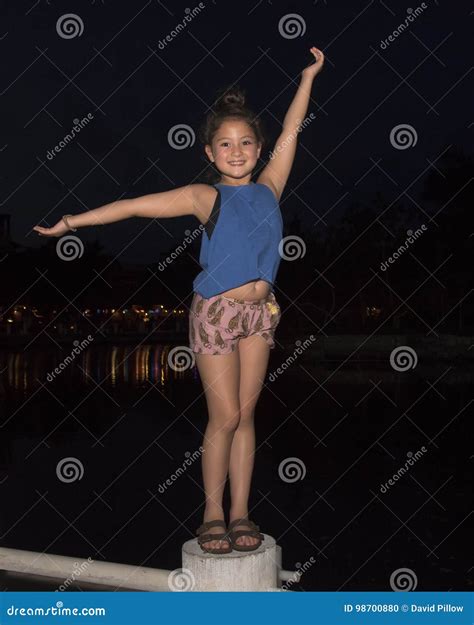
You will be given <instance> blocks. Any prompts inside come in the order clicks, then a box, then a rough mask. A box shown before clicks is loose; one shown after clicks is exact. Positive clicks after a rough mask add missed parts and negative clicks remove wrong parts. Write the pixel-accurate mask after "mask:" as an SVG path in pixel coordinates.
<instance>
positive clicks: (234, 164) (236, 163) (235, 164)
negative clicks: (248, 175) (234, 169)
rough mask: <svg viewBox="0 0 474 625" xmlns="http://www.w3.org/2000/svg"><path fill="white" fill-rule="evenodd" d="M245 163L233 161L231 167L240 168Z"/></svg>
mask: <svg viewBox="0 0 474 625" xmlns="http://www.w3.org/2000/svg"><path fill="white" fill-rule="evenodd" d="M244 163H245V161H231V162H230V163H229V165H233V166H240V165H243V164H244Z"/></svg>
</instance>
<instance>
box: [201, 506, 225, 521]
mask: <svg viewBox="0 0 474 625" xmlns="http://www.w3.org/2000/svg"><path fill="white" fill-rule="evenodd" d="M213 519H224V510H223V508H220V507H219V506H216V505H215V504H213V505H211V506H206V507H205V509H204V521H211V520H213Z"/></svg>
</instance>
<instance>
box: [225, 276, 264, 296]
mask: <svg viewBox="0 0 474 625" xmlns="http://www.w3.org/2000/svg"><path fill="white" fill-rule="evenodd" d="M271 290H272V285H271V284H270V283H269V282H267V281H266V280H258V279H256V280H251V281H250V282H246V283H245V284H241V285H240V286H238V287H236V288H235V289H229V290H228V291H224V292H223V293H220V295H224V296H225V297H234V298H236V299H248V300H259V299H263V298H265V297H266V296H267V295H268V294H269V293H270V291H271Z"/></svg>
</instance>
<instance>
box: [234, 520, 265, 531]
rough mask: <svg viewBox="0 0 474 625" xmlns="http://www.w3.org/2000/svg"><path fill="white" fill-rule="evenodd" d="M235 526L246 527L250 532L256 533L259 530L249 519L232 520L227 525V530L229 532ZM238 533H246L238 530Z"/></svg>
mask: <svg viewBox="0 0 474 625" xmlns="http://www.w3.org/2000/svg"><path fill="white" fill-rule="evenodd" d="M237 525H246V526H247V527H250V528H251V529H252V530H255V531H257V532H258V530H259V529H260V528H259V526H258V525H255V523H253V521H250V519H234V521H232V522H231V523H229V527H228V529H229V530H231V529H233V528H234V527H236V526H237ZM238 531H247V530H238Z"/></svg>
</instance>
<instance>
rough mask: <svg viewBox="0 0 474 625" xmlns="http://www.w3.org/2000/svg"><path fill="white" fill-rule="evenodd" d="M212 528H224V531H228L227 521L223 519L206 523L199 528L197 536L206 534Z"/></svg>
mask: <svg viewBox="0 0 474 625" xmlns="http://www.w3.org/2000/svg"><path fill="white" fill-rule="evenodd" d="M210 527H223V528H224V529H226V524H225V521H223V520H222V519H215V520H213V521H206V522H205V523H203V524H202V525H200V526H199V527H198V528H197V530H196V534H201V533H202V532H205V531H206V530H208V529H209V528H210Z"/></svg>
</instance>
